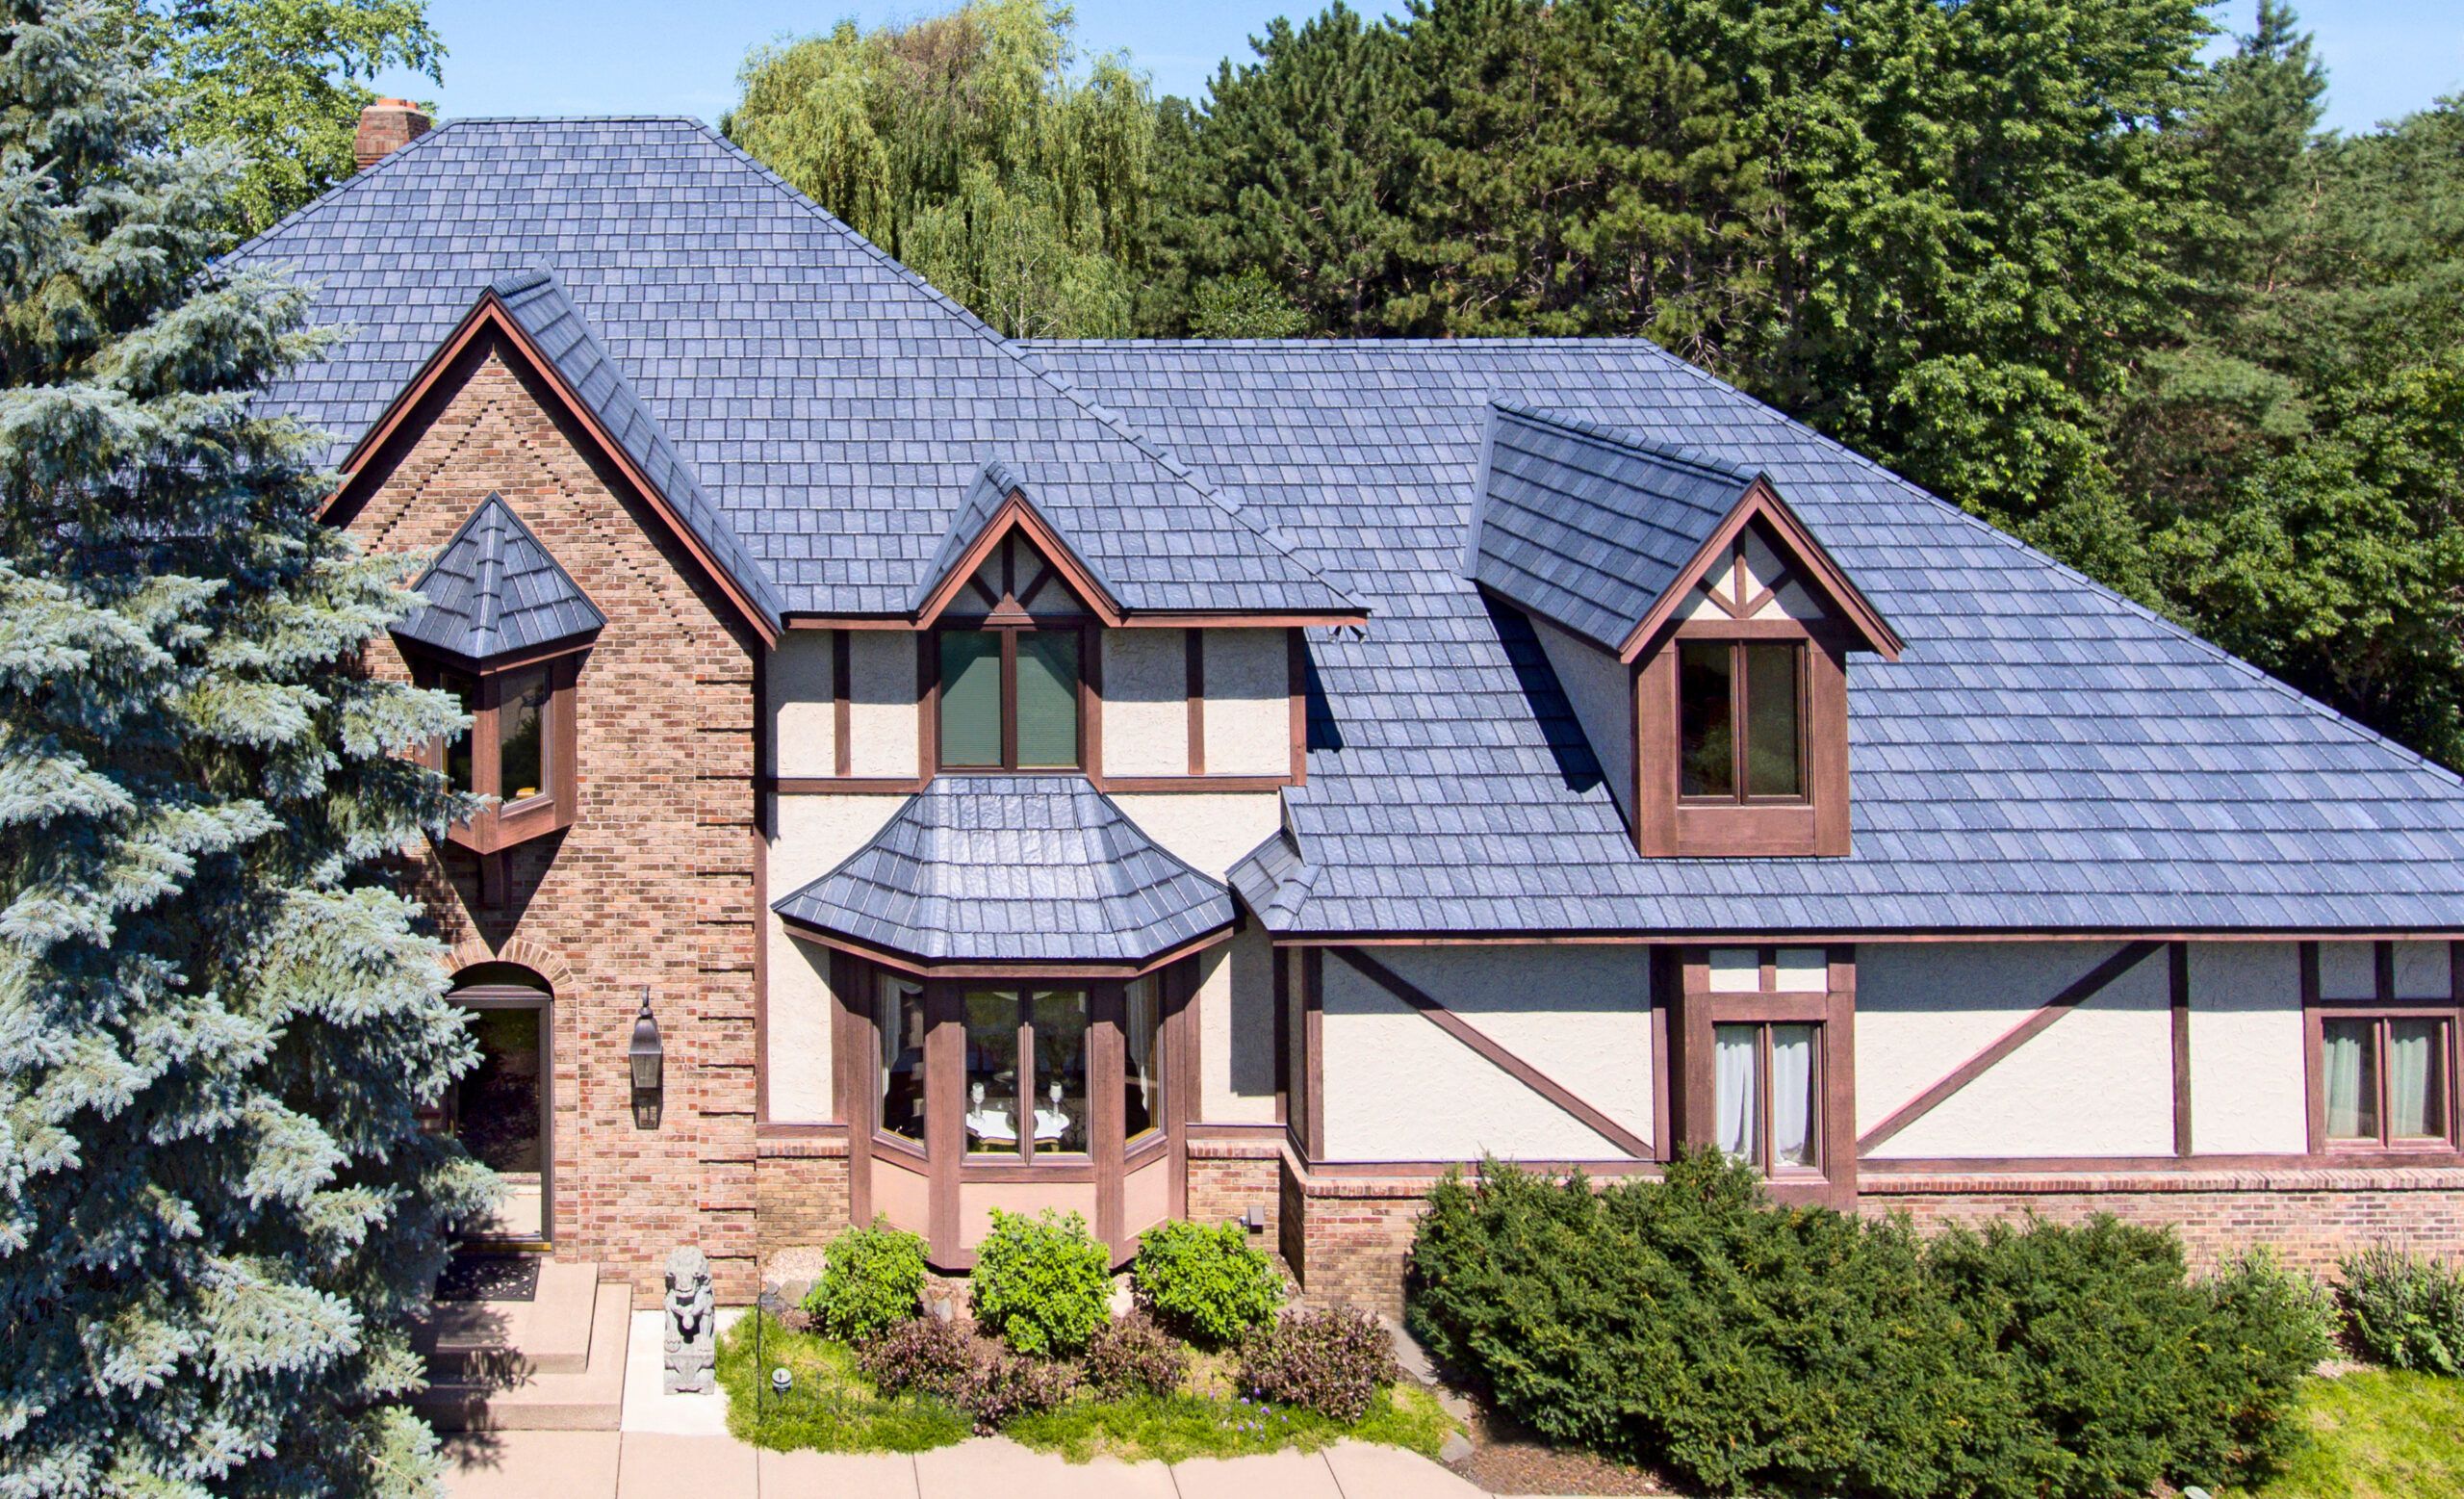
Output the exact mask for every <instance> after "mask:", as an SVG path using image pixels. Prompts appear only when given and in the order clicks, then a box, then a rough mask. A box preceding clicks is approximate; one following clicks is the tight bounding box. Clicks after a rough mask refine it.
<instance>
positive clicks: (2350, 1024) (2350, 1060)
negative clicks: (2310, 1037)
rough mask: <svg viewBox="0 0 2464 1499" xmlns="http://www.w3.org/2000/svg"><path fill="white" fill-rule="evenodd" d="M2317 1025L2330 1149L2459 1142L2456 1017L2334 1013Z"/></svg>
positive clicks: (2321, 1083) (2320, 1077) (2427, 1145)
mask: <svg viewBox="0 0 2464 1499" xmlns="http://www.w3.org/2000/svg"><path fill="white" fill-rule="evenodd" d="M2319 1032H2320V1034H2319V1043H2320V1044H2319V1082H2318V1086H2319V1089H2320V1092H2321V1094H2322V1096H2323V1098H2322V1102H2323V1108H2324V1113H2325V1119H2326V1140H2327V1146H2328V1148H2329V1149H2330V1150H2333V1149H2338V1148H2344V1149H2352V1148H2356V1147H2373V1148H2380V1149H2400V1148H2402V1147H2406V1146H2412V1147H2443V1146H2448V1145H2451V1144H2452V1143H2453V1142H2454V1139H2455V1121H2454V1108H2453V1102H2454V1098H2453V1087H2454V1083H2453V1079H2452V1078H2451V1076H2450V1075H2449V1066H2448V1064H2449V1059H2450V1058H2451V1056H2452V1055H2453V1054H2454V1045H2455V1042H2454V1034H2453V1030H2452V1021H2449V1020H2447V1019H2445V1018H2443V1017H2436V1016H2393V1015H2357V1014H2335V1015H2329V1016H2324V1017H2323V1018H2322V1019H2321V1021H2320V1027H2319Z"/></svg>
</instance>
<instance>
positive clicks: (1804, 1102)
mask: <svg viewBox="0 0 2464 1499" xmlns="http://www.w3.org/2000/svg"><path fill="white" fill-rule="evenodd" d="M1771 1159H1772V1161H1773V1162H1774V1163H1775V1164H1778V1165H1782V1166H1810V1165H1812V1164H1813V1027H1812V1026H1810V1025H1774V1026H1772V1027H1771Z"/></svg>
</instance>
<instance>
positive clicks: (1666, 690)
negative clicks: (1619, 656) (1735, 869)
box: [1631, 619, 1850, 859]
mask: <svg viewBox="0 0 2464 1499" xmlns="http://www.w3.org/2000/svg"><path fill="white" fill-rule="evenodd" d="M1697 641H1709V642H1713V643H1723V644H1730V645H1733V646H1737V647H1743V646H1746V645H1755V644H1777V643H1786V644H1792V645H1795V646H1797V647H1798V651H1797V745H1798V750H1797V756H1798V759H1797V769H1798V781H1799V785H1800V786H1801V787H1802V788H1803V790H1802V792H1801V794H1799V795H1796V796H1788V797H1775V796H1758V797H1745V796H1744V795H1743V793H1742V788H1743V786H1744V775H1745V757H1744V753H1743V751H1744V749H1745V747H1746V736H1745V735H1744V734H1743V733H1741V732H1740V733H1739V735H1738V737H1737V741H1736V749H1737V751H1738V753H1737V755H1736V757H1735V766H1734V769H1733V771H1732V774H1733V775H1734V776H1735V778H1736V779H1735V780H1734V782H1733V783H1732V785H1733V786H1734V787H1735V788H1736V789H1735V790H1733V791H1732V792H1731V793H1730V794H1728V795H1721V796H1686V795H1681V794H1680V784H1681V763H1682V753H1683V750H1682V744H1681V736H1680V732H1679V731H1680V713H1679V705H1678V655H1679V652H1678V646H1679V643H1680V642H1688V643H1691V642H1697ZM1849 644H1850V640H1849V637H1848V635H1847V634H1846V633H1844V632H1842V631H1840V630H1838V629H1836V628H1834V627H1833V626H1831V625H1828V624H1820V623H1817V624H1812V625H1809V624H1808V623H1806V622H1804V621H1801V620H1795V619H1699V620H1687V621H1684V622H1682V623H1680V624H1675V625H1672V626H1670V627H1668V629H1667V630H1666V631H1665V632H1664V633H1662V634H1661V635H1660V636H1659V637H1658V638H1657V640H1656V641H1655V643H1654V645H1653V646H1652V649H1651V650H1650V651H1649V652H1647V653H1646V654H1644V655H1643V656H1642V657H1641V658H1640V659H1638V660H1637V662H1636V664H1635V667H1634V672H1633V700H1634V702H1633V717H1632V724H1633V740H1632V746H1631V749H1632V764H1633V778H1634V779H1633V807H1634V822H1633V834H1634V847H1635V850H1636V852H1638V853H1640V854H1642V855H1643V856H1645V857H1646V858H1688V859H1700V858H1792V857H1802V856H1807V855H1817V856H1825V857H1838V856H1844V855H1845V854H1847V853H1848V852H1849V803H1848V677H1847V653H1848V648H1849ZM1739 654H1740V657H1741V655H1742V652H1741V651H1740V653H1739ZM1744 690H1745V681H1744V674H1743V673H1742V671H1738V672H1736V673H1735V674H1734V676H1733V677H1732V685H1731V687H1730V691H1731V692H1732V694H1736V695H1741V694H1742V693H1743V692H1744ZM1731 701H1732V708H1731V711H1732V713H1736V712H1739V711H1740V710H1741V705H1740V704H1739V703H1738V701H1737V697H1735V696H1732V700H1731Z"/></svg>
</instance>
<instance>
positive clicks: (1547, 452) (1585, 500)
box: [1465, 401, 1757, 651]
mask: <svg viewBox="0 0 2464 1499" xmlns="http://www.w3.org/2000/svg"><path fill="white" fill-rule="evenodd" d="M1482 446H1483V450H1484V453H1485V458H1484V461H1483V462H1482V463H1481V464H1480V466H1479V472H1477V473H1476V475H1475V476H1474V478H1475V484H1476V488H1475V490H1474V493H1473V497H1472V524H1471V531H1472V535H1471V541H1470V543H1469V545H1468V547H1467V549H1466V550H1467V554H1468V555H1467V556H1466V558H1465V561H1466V562H1467V563H1468V564H1469V567H1470V570H1471V575H1472V581H1473V582H1477V583H1480V584H1483V585H1485V586H1486V587H1488V588H1491V589H1493V590H1495V591H1496V592H1497V593H1498V595H1499V596H1500V597H1501V598H1505V599H1509V600H1511V601H1513V602H1514V603H1515V604H1516V605H1517V606H1518V607H1522V608H1525V609H1527V610H1529V611H1530V612H1532V613H1535V614H1538V615H1540V616H1542V617H1543V618H1546V619H1549V620H1553V621H1554V622H1555V623H1557V624H1559V625H1562V626H1564V627H1565V628H1566V629H1568V630H1570V631H1572V632H1574V633H1576V634H1578V635H1580V636H1582V637H1583V638H1584V639H1586V640H1589V641H1591V642H1593V643H1594V644H1596V645H1598V646H1600V647H1602V648H1603V649H1604V650H1609V651H1615V650H1620V649H1622V648H1623V647H1624V646H1625V643H1626V641H1627V639H1628V637H1629V636H1630V635H1631V634H1632V633H1634V630H1635V629H1636V627H1638V626H1639V625H1641V624H1642V622H1643V617H1644V616H1645V615H1647V614H1649V613H1650V612H1651V609H1652V607H1653V606H1654V605H1655V604H1657V603H1658V602H1659V601H1660V599H1661V598H1662V597H1663V596H1665V595H1666V594H1667V592H1668V590H1669V588H1670V587H1671V586H1672V585H1674V584H1675V583H1676V582H1677V580H1678V576H1679V574H1680V573H1681V572H1682V571H1683V569H1684V567H1685V564H1686V563H1687V562H1689V561H1691V560H1693V558H1694V556H1695V555H1696V554H1697V553H1698V552H1700V551H1701V550H1702V548H1703V545H1704V543H1706V542H1707V541H1708V540H1710V538H1711V533H1712V532H1713V531H1715V530H1718V529H1719V525H1720V522H1722V521H1723V520H1726V519H1727V518H1728V516H1729V514H1730V513H1731V512H1732V511H1733V510H1734V509H1735V508H1736V507H1737V505H1738V504H1740V503H1741V502H1742V501H1743V500H1744V499H1745V495H1746V491H1748V490H1749V489H1751V488H1753V487H1754V480H1755V478H1756V477H1757V475H1756V471H1755V470H1753V469H1751V468H1748V467H1746V466H1744V465H1742V464H1737V463H1732V462H1730V461H1728V460H1726V459H1723V458H1721V457H1719V456H1717V455H1715V454H1712V453H1707V452H1698V451H1695V450H1692V449H1687V448H1681V447H1676V446H1672V445H1667V444H1662V443H1656V442H1653V441H1652V440H1650V439H1648V438H1645V437H1641V436H1638V435H1636V434H1634V433H1631V432H1623V431H1618V430H1615V429H1613V428H1610V427H1606V426H1602V425H1600V424H1598V423H1594V422H1585V421H1581V420H1579V419H1577V418H1573V417H1566V416H1556V415H1551V414H1549V413H1546V412H1540V411H1534V410H1532V409H1530V408H1528V407H1526V406H1519V405H1516V404H1514V403H1512V402H1509V401H1493V402H1491V403H1490V407H1489V416H1488V428H1487V431H1486V433H1485V435H1484V440H1483V444H1482Z"/></svg>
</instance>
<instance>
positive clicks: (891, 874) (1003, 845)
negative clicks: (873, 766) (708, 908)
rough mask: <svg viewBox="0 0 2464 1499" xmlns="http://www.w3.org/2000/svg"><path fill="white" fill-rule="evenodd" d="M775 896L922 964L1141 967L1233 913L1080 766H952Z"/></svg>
mask: <svg viewBox="0 0 2464 1499" xmlns="http://www.w3.org/2000/svg"><path fill="white" fill-rule="evenodd" d="M771 909H772V910H774V911H776V912H778V913H779V915H780V916H781V917H784V918H785V919H786V920H787V921H788V922H789V923H790V924H791V925H794V926H797V927H801V928H803V929H805V930H806V931H808V932H810V933H813V934H815V935H817V936H820V937H821V938H823V939H824V940H825V941H835V942H838V943H843V944H849V945H853V946H855V947H857V948H859V949H860V950H864V951H868V952H873V953H877V954H885V955H887V956H889V957H891V958H895V959H904V960H906V961H908V962H911V963H916V964H923V965H938V964H965V963H1014V964H1105V965H1114V966H1121V967H1129V968H1143V967H1145V966H1146V965H1148V964H1149V963H1152V962H1154V961H1155V960H1157V959H1160V958H1162V957H1165V956H1166V955H1168V954H1172V953H1176V952H1180V951H1183V950H1186V949H1187V948H1188V947H1189V946H1190V945H1191V944H1192V943H1196V942H1198V941H1200V940H1201V939H1204V938H1206V937H1208V936H1210V935H1212V934H1214V933H1216V932H1219V931H1221V930H1223V929H1224V928H1226V927H1228V926H1230V925H1231V923H1232V916H1233V913H1232V897H1231V894H1230V892H1227V891H1225V890H1224V888H1223V887H1222V886H1221V885H1219V884H1217V883H1216V882H1215V881H1213V880H1211V879H1208V878H1207V877H1206V876H1205V875H1203V874H1200V873H1199V872H1198V871H1196V870H1195V869H1193V868H1191V867H1190V866H1188V865H1186V864H1184V863H1182V862H1181V861H1180V860H1179V859H1177V858H1175V857H1174V856H1173V855H1172V854H1171V853H1169V852H1168V851H1167V850H1166V849H1164V848H1163V847H1162V846H1161V845H1160V844H1158V843H1156V842H1155V841H1154V840H1152V839H1149V838H1148V837H1147V836H1146V835H1145V834H1144V833H1142V832H1141V831H1140V830H1139V827H1138V824H1136V823H1134V822H1132V821H1130V820H1129V818H1128V816H1127V815H1126V814H1123V813H1122V812H1121V810H1120V808H1119V807H1117V806H1116V805H1115V804H1114V802H1113V800H1112V798H1111V797H1109V796H1106V795H1105V794H1103V793H1102V792H1101V791H1098V790H1096V789H1095V788H1093V787H1091V786H1090V785H1088V784H1087V783H1086V781H1084V780H1083V779H1081V778H1079V777H1076V776H1068V777H1019V776H969V775H942V776H938V777H936V778H935V779H934V781H933V783H932V784H931V785H930V786H927V787H926V788H924V789H923V790H921V791H918V792H916V793H915V795H913V796H912V797H910V798H909V799H908V802H907V804H906V805H905V806H904V807H901V808H900V809H899V810H898V813H897V814H896V815H894V816H892V817H891V818H890V819H889V822H888V823H887V824H886V826H884V827H883V829H882V830H881V831H880V832H879V833H876V834H874V835H873V837H872V839H871V840H870V841H868V842H866V843H865V844H864V846H863V847H862V848H860V849H858V850H857V851H856V852H855V853H854V854H853V855H851V856H850V857H849V858H848V859H847V861H846V862H845V863H843V864H841V865H839V866H838V867H837V868H835V869H833V870H831V871H830V872H829V873H828V874H825V875H823V876H822V877H821V878H820V879H817V880H815V881H813V882H812V883H811V884H809V885H808V886H806V887H805V888H804V889H802V890H799V891H797V892H795V893H793V894H791V895H787V896H785V897H783V899H780V900H778V901H775V902H773V903H772V905H771Z"/></svg>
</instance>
